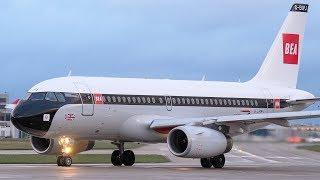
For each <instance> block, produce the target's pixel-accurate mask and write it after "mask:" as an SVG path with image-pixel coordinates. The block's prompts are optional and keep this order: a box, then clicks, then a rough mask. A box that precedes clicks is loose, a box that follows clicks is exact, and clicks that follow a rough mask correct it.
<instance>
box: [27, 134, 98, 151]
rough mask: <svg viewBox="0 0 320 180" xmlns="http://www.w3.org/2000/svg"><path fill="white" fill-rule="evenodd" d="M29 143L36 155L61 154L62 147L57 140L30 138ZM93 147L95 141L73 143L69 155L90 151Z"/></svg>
mask: <svg viewBox="0 0 320 180" xmlns="http://www.w3.org/2000/svg"><path fill="white" fill-rule="evenodd" d="M30 141H31V145H32V148H33V150H34V151H35V152H37V153H38V154H61V152H62V149H61V148H62V147H61V146H60V145H59V143H58V140H54V139H45V138H39V137H34V136H31V140H30ZM94 145H95V141H88V140H80V141H74V144H73V145H72V152H71V154H77V153H80V152H83V151H88V150H91V149H92V148H93V146H94Z"/></svg>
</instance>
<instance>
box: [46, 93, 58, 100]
mask: <svg viewBox="0 0 320 180" xmlns="http://www.w3.org/2000/svg"><path fill="white" fill-rule="evenodd" d="M46 100H48V101H57V98H56V96H55V95H54V93H53V92H48V93H47V95H46Z"/></svg>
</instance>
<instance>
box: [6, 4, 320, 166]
mask: <svg viewBox="0 0 320 180" xmlns="http://www.w3.org/2000/svg"><path fill="white" fill-rule="evenodd" d="M308 9H309V6H308V4H298V3H297V4H293V6H292V7H291V9H290V11H289V14H288V16H287V17H286V19H285V21H284V23H283V25H282V27H281V29H280V31H279V33H278V35H277V36H276V38H275V40H274V42H273V44H272V46H271V48H270V50H269V52H268V54H267V56H266V58H265V60H264V62H263V64H262V66H261V67H260V69H259V71H258V73H257V74H256V75H255V76H254V77H253V78H252V79H251V80H249V81H247V82H242V83H241V82H215V81H213V82H212V81H203V80H202V81H188V80H169V79H138V78H111V77H80V76H68V77H60V78H54V79H49V80H46V81H43V82H40V83H39V84H36V85H35V86H33V87H32V88H31V89H30V90H29V91H28V93H27V96H26V97H25V98H23V99H21V100H20V101H19V103H18V104H17V105H16V107H15V108H14V110H13V112H12V118H11V121H12V123H13V124H14V125H15V126H16V127H17V128H18V129H20V130H21V131H24V132H26V133H29V134H30V135H31V140H30V141H31V145H32V147H33V149H34V150H35V151H36V152H37V153H39V154H55V155H57V165H58V166H71V165H72V156H74V155H75V154H77V153H79V152H83V151H87V150H90V149H92V148H93V146H94V144H95V140H110V141H112V143H113V144H114V145H116V146H117V149H116V150H114V151H113V153H112V155H111V162H112V164H113V165H114V166H122V165H124V166H132V165H134V163H135V154H134V152H133V151H132V150H126V149H125V148H124V143H126V142H144V143H167V145H168V149H169V150H170V152H171V153H172V154H173V155H175V156H178V157H182V158H199V159H200V164H201V166H202V167H204V168H211V167H214V168H223V167H224V165H225V156H224V154H225V153H228V152H230V150H231V149H232V146H233V140H232V138H233V137H235V136H237V135H241V134H244V133H249V132H252V131H255V130H257V129H259V128H262V127H265V126H268V125H270V124H276V125H280V126H285V127H287V126H289V121H290V120H295V119H309V118H318V117H320V111H318V110H316V111H303V110H304V109H306V108H307V107H309V106H310V105H312V104H314V103H315V102H317V101H319V100H320V98H318V97H315V96H314V95H313V94H311V93H309V92H306V91H303V90H299V89H297V88H296V87H297V78H298V71H299V65H300V63H301V61H300V59H301V52H302V41H303V38H304V29H305V23H306V19H307V12H308Z"/></svg>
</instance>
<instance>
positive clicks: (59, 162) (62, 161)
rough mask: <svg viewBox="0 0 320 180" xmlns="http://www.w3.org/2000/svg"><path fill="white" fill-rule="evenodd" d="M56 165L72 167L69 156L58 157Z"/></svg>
mask: <svg viewBox="0 0 320 180" xmlns="http://www.w3.org/2000/svg"><path fill="white" fill-rule="evenodd" d="M57 165H58V166H64V167H70V166H71V165H72V158H71V157H70V156H58V158H57Z"/></svg>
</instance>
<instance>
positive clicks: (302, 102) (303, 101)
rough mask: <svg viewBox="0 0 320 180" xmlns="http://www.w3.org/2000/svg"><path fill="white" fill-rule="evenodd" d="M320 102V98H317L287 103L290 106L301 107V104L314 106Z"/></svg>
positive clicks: (294, 100) (288, 101)
mask: <svg viewBox="0 0 320 180" xmlns="http://www.w3.org/2000/svg"><path fill="white" fill-rule="evenodd" d="M318 101H320V97H315V98H309V99H293V100H287V103H288V104H290V105H299V104H308V103H310V104H312V103H315V102H318Z"/></svg>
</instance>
